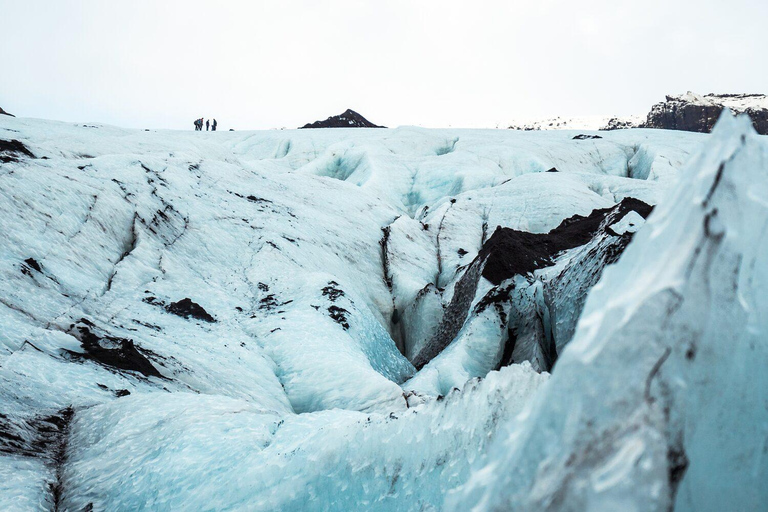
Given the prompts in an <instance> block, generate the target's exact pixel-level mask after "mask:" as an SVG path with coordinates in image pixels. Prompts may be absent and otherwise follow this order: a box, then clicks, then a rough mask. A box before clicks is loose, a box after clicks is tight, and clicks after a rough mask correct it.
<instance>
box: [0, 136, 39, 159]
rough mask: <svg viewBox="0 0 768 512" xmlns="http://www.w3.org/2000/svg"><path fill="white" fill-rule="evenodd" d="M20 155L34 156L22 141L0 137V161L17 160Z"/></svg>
mask: <svg viewBox="0 0 768 512" xmlns="http://www.w3.org/2000/svg"><path fill="white" fill-rule="evenodd" d="M20 156H26V157H29V158H35V155H33V154H32V152H31V151H30V150H29V149H27V146H25V145H24V143H23V142H21V141H19V140H16V139H11V140H1V139H0V163H3V164H7V163H8V162H18V161H19V157H20Z"/></svg>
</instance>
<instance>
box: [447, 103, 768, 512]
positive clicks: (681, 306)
mask: <svg viewBox="0 0 768 512" xmlns="http://www.w3.org/2000/svg"><path fill="white" fill-rule="evenodd" d="M750 124H751V123H750V121H749V119H748V118H746V117H741V118H739V119H738V120H735V119H733V118H731V117H730V116H729V115H725V116H723V118H722V119H721V121H720V123H719V124H718V126H717V128H716V130H715V133H713V136H712V140H711V141H710V143H709V144H708V147H707V150H706V151H705V152H703V153H702V154H701V155H700V156H698V157H697V158H695V159H694V160H693V162H692V163H691V165H690V166H689V167H688V169H687V170H686V171H685V173H684V176H683V179H682V181H681V183H680V185H679V186H678V187H677V188H676V189H675V192H674V193H673V194H672V195H671V196H670V197H668V198H666V200H665V201H664V202H662V203H661V205H660V206H659V207H658V211H656V212H655V213H654V214H653V215H652V216H651V217H650V219H649V222H648V223H647V224H646V226H645V228H644V229H641V230H640V231H639V232H638V235H637V238H636V240H635V241H634V243H633V244H632V245H630V247H629V248H628V250H627V251H626V253H625V254H624V255H623V257H622V258H621V259H620V261H619V262H618V264H616V265H615V266H613V267H609V268H608V269H607V270H606V272H605V276H604V278H603V280H602V281H601V282H600V283H599V284H598V285H597V286H596V287H595V288H594V289H593V292H592V293H591V294H590V297H589V299H588V301H587V305H586V307H585V310H584V313H583V316H582V320H581V321H580V323H579V326H578V329H577V332H576V335H575V337H574V340H573V342H572V343H571V345H570V346H569V348H568V350H566V351H565V352H564V354H563V357H562V358H561V359H560V361H559V362H558V366H557V368H556V370H555V372H554V374H553V377H552V379H551V380H550V382H549V384H548V386H547V387H546V389H545V390H543V392H542V393H541V394H540V395H539V396H537V397H536V398H535V400H534V401H533V402H531V406H530V410H529V411H528V412H526V413H525V414H524V415H523V416H521V417H520V419H519V421H513V422H511V423H510V424H509V425H508V426H507V427H506V428H507V429H508V433H507V435H506V436H500V437H499V438H498V440H497V441H496V444H495V445H493V446H491V447H489V450H488V452H487V453H488V457H487V459H486V461H485V462H483V463H481V464H480V468H479V469H478V470H477V471H475V473H474V474H473V477H472V478H471V480H470V481H469V482H468V484H466V485H465V486H464V487H463V488H462V489H461V490H460V491H458V492H457V493H454V494H453V495H452V496H451V497H450V499H449V503H450V505H451V506H450V507H449V508H450V509H452V510H470V509H472V510H510V509H514V510H669V509H670V508H672V507H674V509H675V510H761V509H764V508H765V505H766V503H768V494H767V493H766V487H765V485H764V483H765V482H766V480H768V457H766V452H765V449H766V426H768V409H767V408H766V407H765V404H766V403H768V402H767V400H768V381H767V380H766V373H765V368H766V365H768V334H766V333H768V315H766V311H768V302H766V294H765V290H766V287H768V273H767V272H766V269H768V259H767V258H766V254H768V231H767V229H768V203H767V202H766V197H768V175H767V174H766V170H767V169H768V145H767V144H766V141H765V140H764V139H763V138H761V137H759V136H757V135H755V134H754V131H753V129H752V127H751V126H750Z"/></svg>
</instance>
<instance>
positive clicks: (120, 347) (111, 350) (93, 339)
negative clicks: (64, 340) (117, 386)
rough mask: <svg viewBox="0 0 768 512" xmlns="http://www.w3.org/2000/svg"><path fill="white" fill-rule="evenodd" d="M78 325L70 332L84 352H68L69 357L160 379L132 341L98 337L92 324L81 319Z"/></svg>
mask: <svg viewBox="0 0 768 512" xmlns="http://www.w3.org/2000/svg"><path fill="white" fill-rule="evenodd" d="M78 324H79V325H75V324H73V325H72V326H71V327H70V332H71V334H72V335H73V336H75V337H76V338H77V339H79V340H80V345H81V346H82V347H83V350H84V351H85V352H83V353H79V352H71V351H68V352H69V354H70V355H71V356H73V357H75V358H82V359H88V360H91V361H96V362H97V363H100V364H103V365H104V366H108V367H111V368H116V369H118V370H125V371H131V372H137V373H141V374H142V375H144V376H145V377H162V375H161V374H160V372H159V371H157V369H156V368H155V367H154V366H153V365H152V363H151V362H150V361H149V359H147V358H146V357H145V356H144V354H142V353H141V352H139V350H138V349H137V348H136V345H134V343H133V340H128V339H124V338H118V337H115V336H110V335H108V334H105V333H103V334H101V336H99V335H97V334H96V333H95V331H96V327H95V326H94V324H93V323H92V322H90V321H88V320H86V319H85V318H81V319H80V321H79V323H78Z"/></svg>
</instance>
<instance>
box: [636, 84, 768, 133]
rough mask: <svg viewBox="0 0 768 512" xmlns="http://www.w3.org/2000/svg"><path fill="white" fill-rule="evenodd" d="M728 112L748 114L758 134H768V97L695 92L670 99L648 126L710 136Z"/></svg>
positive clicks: (659, 105) (652, 115) (650, 115)
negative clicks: (722, 114) (714, 127)
mask: <svg viewBox="0 0 768 512" xmlns="http://www.w3.org/2000/svg"><path fill="white" fill-rule="evenodd" d="M724 108H729V109H731V111H733V112H734V113H737V114H741V113H746V114H748V115H749V117H751V118H752V124H753V125H754V127H755V130H757V132H758V133H760V134H762V135H766V134H768V96H766V95H765V94H706V95H704V96H701V95H698V94H696V93H693V92H688V93H687V94H682V95H678V96H667V97H666V101H663V102H661V103H657V104H656V105H654V106H653V107H651V111H650V112H649V113H648V119H647V121H646V126H647V127H648V128H664V129H667V130H684V131H689V132H705V133H708V132H710V131H711V130H712V127H713V126H714V125H715V123H716V122H717V120H718V118H719V117H720V113H721V112H722V111H723V109H724Z"/></svg>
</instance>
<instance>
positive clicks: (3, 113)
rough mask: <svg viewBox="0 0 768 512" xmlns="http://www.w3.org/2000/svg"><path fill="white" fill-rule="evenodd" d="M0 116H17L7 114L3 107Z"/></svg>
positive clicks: (0, 108)
mask: <svg viewBox="0 0 768 512" xmlns="http://www.w3.org/2000/svg"><path fill="white" fill-rule="evenodd" d="M0 115H6V116H11V117H16V116H14V115H13V114H9V113H8V112H6V111H5V110H3V108H2V107H0Z"/></svg>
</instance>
